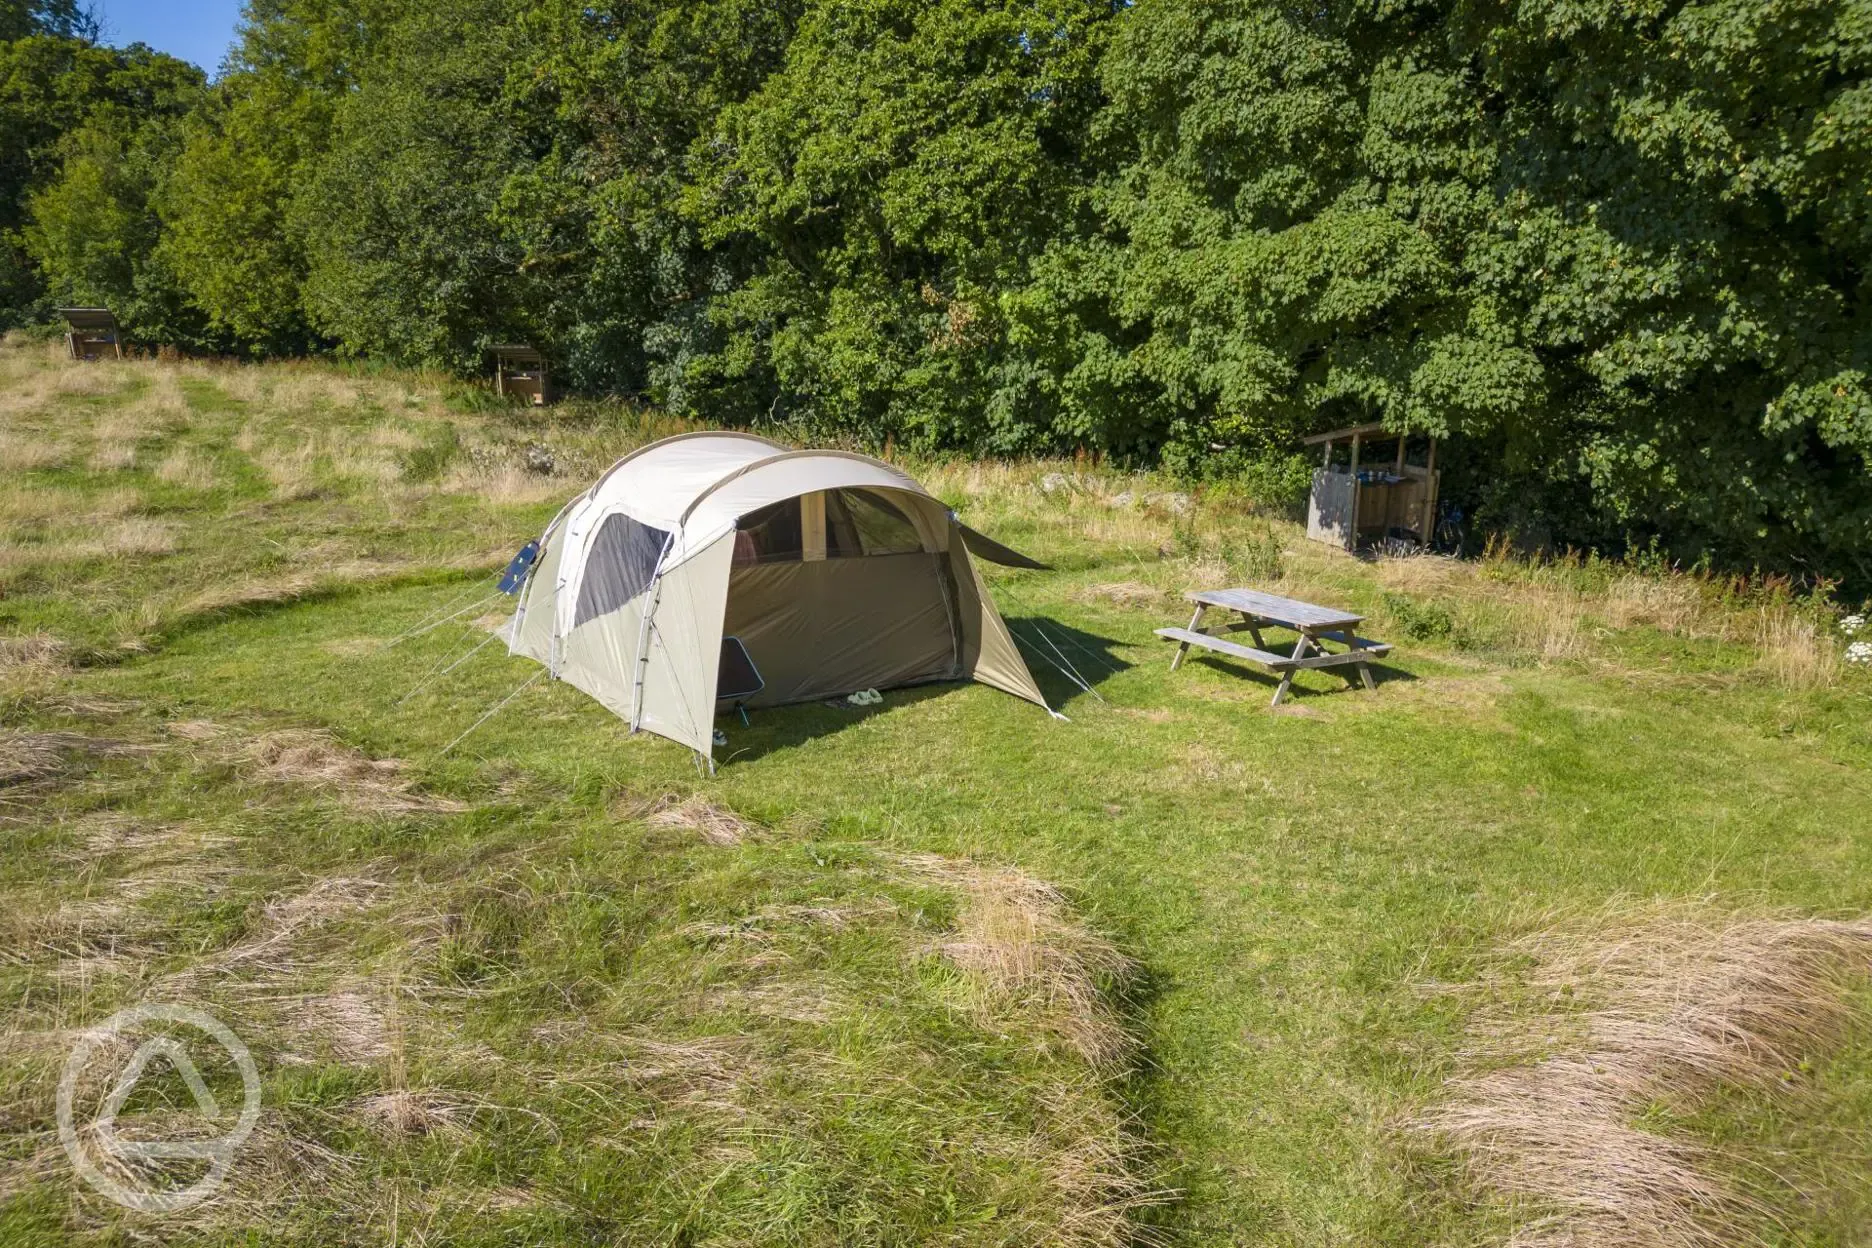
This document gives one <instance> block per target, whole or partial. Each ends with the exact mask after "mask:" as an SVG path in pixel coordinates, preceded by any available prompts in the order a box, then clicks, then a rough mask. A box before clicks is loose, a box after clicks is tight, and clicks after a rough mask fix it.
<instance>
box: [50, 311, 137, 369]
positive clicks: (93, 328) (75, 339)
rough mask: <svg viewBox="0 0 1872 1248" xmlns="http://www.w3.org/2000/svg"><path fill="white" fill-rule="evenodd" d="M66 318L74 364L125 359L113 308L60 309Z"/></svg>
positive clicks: (67, 348)
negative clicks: (87, 361) (86, 361)
mask: <svg viewBox="0 0 1872 1248" xmlns="http://www.w3.org/2000/svg"><path fill="white" fill-rule="evenodd" d="M58 314H59V315H60V316H62V317H64V318H65V348H66V350H68V351H70V352H71V358H72V359H74V360H101V359H104V358H105V357H106V356H109V357H111V358H112V359H119V360H120V359H122V358H123V343H122V342H121V341H120V340H119V338H118V336H117V318H116V317H115V316H113V315H112V314H111V310H110V309H109V308H60V309H59V310H58Z"/></svg>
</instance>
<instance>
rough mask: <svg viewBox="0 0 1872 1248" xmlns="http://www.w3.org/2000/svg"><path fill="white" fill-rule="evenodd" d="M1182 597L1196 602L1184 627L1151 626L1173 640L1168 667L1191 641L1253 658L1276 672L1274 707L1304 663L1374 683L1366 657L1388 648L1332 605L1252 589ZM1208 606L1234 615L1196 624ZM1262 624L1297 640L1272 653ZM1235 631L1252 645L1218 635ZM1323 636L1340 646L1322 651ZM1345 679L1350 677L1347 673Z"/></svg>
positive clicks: (1179, 658) (1172, 667)
mask: <svg viewBox="0 0 1872 1248" xmlns="http://www.w3.org/2000/svg"><path fill="white" fill-rule="evenodd" d="M1184 597H1186V598H1188V599H1189V600H1190V601H1191V602H1193V603H1195V604H1196V614H1194V615H1192V616H1191V617H1190V622H1189V627H1188V628H1160V629H1158V630H1157V635H1158V636H1159V637H1162V638H1163V639H1164V640H1165V641H1174V642H1177V643H1178V645H1177V652H1176V655H1175V657H1174V658H1172V659H1171V660H1170V670H1171V671H1173V672H1174V671H1176V669H1177V668H1179V667H1181V666H1182V665H1183V657H1184V656H1185V655H1187V654H1188V653H1189V648H1190V647H1191V646H1201V647H1203V648H1204V649H1205V650H1214V651H1216V652H1217V653H1219V654H1227V655H1233V656H1234V657H1235V658H1238V659H1246V660H1248V661H1249V662H1250V663H1258V664H1260V665H1261V666H1262V667H1265V668H1267V669H1268V671H1270V672H1279V673H1280V678H1281V682H1280V688H1278V689H1276V690H1275V691H1274V701H1273V703H1272V705H1274V706H1279V705H1280V704H1281V699H1282V698H1285V697H1286V696H1287V691H1288V689H1290V688H1292V687H1293V677H1294V673H1295V672H1298V671H1303V670H1305V669H1307V668H1315V667H1342V666H1345V665H1348V664H1350V665H1353V666H1356V667H1357V668H1358V674H1359V679H1360V680H1362V681H1364V682H1365V687H1366V688H1367V689H1371V688H1375V687H1376V686H1375V685H1374V684H1373V682H1372V674H1371V667H1370V666H1369V664H1368V662H1367V660H1370V659H1374V658H1382V657H1383V656H1385V655H1387V654H1389V653H1391V647H1390V646H1388V645H1386V644H1385V643H1384V642H1381V641H1371V640H1368V639H1367V638H1364V637H1360V636H1359V635H1358V632H1357V630H1358V626H1359V625H1360V624H1362V623H1364V622H1365V617H1364V616H1362V615H1353V614H1351V613H1350V612H1348V611H1341V610H1338V609H1337V608H1335V607H1322V606H1318V605H1316V604H1314V603H1311V602H1301V601H1300V600H1299V599H1297V598H1282V597H1281V596H1280V595H1278V594H1264V593H1262V592H1261V591H1260V590H1255V589H1200V590H1196V591H1194V592H1192V593H1189V594H1185V595H1184ZM1212 607H1213V608H1219V609H1221V610H1224V611H1232V612H1234V613H1235V614H1236V615H1237V616H1239V617H1240V618H1239V619H1237V620H1235V621H1233V622H1231V623H1228V624H1222V625H1218V626H1216V627H1215V628H1210V629H1205V628H1202V627H1201V624H1202V618H1203V615H1204V613H1205V612H1207V611H1208V610H1210V609H1211V608H1212ZM1266 628H1285V629H1290V630H1292V631H1293V632H1295V633H1298V634H1299V640H1297V641H1296V642H1294V648H1293V653H1292V654H1277V653H1275V652H1274V651H1272V650H1269V649H1268V648H1267V642H1266V641H1265V640H1263V639H1262V636H1261V631H1262V630H1263V629H1266ZM1241 632H1245V633H1247V634H1248V635H1249V636H1250V637H1252V638H1254V643H1255V644H1254V645H1253V646H1244V645H1242V644H1241V643H1240V642H1235V641H1229V640H1228V639H1227V638H1226V637H1224V636H1222V634H1224V633H1241ZM1329 641H1330V642H1332V643H1334V644H1336V645H1340V646H1343V647H1345V648H1344V649H1343V650H1339V651H1336V652H1335V651H1332V650H1328V649H1327V648H1326V643H1327V642H1329ZM1346 679H1347V680H1348V681H1350V680H1351V676H1350V674H1348V675H1347V677H1346Z"/></svg>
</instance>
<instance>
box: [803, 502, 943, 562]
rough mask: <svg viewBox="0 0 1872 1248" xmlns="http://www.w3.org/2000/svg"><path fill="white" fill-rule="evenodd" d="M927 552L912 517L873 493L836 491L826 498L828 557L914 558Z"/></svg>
mask: <svg viewBox="0 0 1872 1248" xmlns="http://www.w3.org/2000/svg"><path fill="white" fill-rule="evenodd" d="M922 549H923V539H922V538H920V537H918V536H917V531H916V526H915V525H914V524H911V523H910V517H908V516H906V515H904V513H903V512H901V511H899V510H897V507H896V506H895V504H893V503H891V502H889V501H888V500H886V499H885V498H884V497H883V496H882V495H879V494H873V493H872V492H871V491H869V490H833V491H831V492H830V493H829V494H827V495H826V558H828V559H839V558H848V557H852V556H857V555H914V554H916V553H917V552H918V551H920V550H922Z"/></svg>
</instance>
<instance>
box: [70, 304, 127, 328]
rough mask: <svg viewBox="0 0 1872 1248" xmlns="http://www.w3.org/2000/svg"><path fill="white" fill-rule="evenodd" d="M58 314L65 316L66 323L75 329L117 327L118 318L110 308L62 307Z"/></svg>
mask: <svg viewBox="0 0 1872 1248" xmlns="http://www.w3.org/2000/svg"><path fill="white" fill-rule="evenodd" d="M58 314H59V315H60V316H62V317H64V318H65V323H66V324H67V325H69V326H71V327H72V328H73V329H107V330H115V329H116V328H117V318H116V316H115V315H113V314H112V312H111V310H110V309H109V308H60V309H58Z"/></svg>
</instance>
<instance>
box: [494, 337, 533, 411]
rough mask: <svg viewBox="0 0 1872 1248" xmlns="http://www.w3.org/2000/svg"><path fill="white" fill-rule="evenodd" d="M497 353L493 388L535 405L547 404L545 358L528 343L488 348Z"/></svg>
mask: <svg viewBox="0 0 1872 1248" xmlns="http://www.w3.org/2000/svg"><path fill="white" fill-rule="evenodd" d="M488 349H489V350H490V351H492V352H493V353H494V390H495V393H497V394H517V395H520V396H521V397H522V398H524V399H526V400H527V401H528V402H529V403H531V404H532V405H533V406H534V407H544V406H545V404H546V358H545V357H544V356H542V355H541V354H540V353H539V352H538V351H537V350H535V349H534V348H533V347H530V346H528V345H527V344H526V343H523V342H522V343H509V344H506V345H503V346H498V347H490V348H488Z"/></svg>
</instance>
